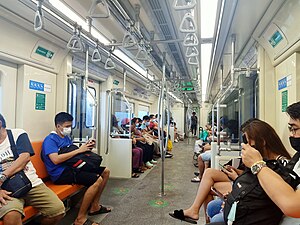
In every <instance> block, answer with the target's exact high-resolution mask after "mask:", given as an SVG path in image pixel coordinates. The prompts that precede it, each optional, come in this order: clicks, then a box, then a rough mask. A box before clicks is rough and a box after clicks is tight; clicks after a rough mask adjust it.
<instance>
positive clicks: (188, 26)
mask: <svg viewBox="0 0 300 225" xmlns="http://www.w3.org/2000/svg"><path fill="white" fill-rule="evenodd" d="M179 30H180V32H182V33H195V32H196V31H197V27H196V23H195V20H194V17H193V15H192V14H191V13H189V12H188V13H186V14H185V15H184V17H183V18H182V21H181V23H180V26H179Z"/></svg>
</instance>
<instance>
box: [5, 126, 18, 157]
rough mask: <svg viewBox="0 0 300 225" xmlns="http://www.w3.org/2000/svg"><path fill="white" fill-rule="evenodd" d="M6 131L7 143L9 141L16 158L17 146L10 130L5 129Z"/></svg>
mask: <svg viewBox="0 0 300 225" xmlns="http://www.w3.org/2000/svg"><path fill="white" fill-rule="evenodd" d="M6 132H7V135H8V139H9V143H10V148H11V150H12V152H13V154H14V158H15V159H17V158H18V157H19V154H18V152H17V147H16V143H15V140H14V137H13V135H12V132H11V130H6Z"/></svg>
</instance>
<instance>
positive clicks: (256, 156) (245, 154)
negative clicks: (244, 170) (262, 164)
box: [242, 144, 263, 168]
mask: <svg viewBox="0 0 300 225" xmlns="http://www.w3.org/2000/svg"><path fill="white" fill-rule="evenodd" d="M242 160H243V163H244V164H245V166H246V167H248V168H250V167H251V166H252V165H253V164H254V163H256V162H258V161H262V160H263V157H262V156H261V154H260V152H259V151H257V150H256V149H255V148H253V147H251V146H250V145H249V144H242Z"/></svg>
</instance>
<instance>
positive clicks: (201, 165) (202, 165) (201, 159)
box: [191, 144, 211, 183]
mask: <svg viewBox="0 0 300 225" xmlns="http://www.w3.org/2000/svg"><path fill="white" fill-rule="evenodd" d="M210 149H211V146H210V144H206V145H204V147H203V151H204V152H203V153H201V154H200V155H199V156H198V160H197V161H198V169H199V172H198V173H195V175H196V174H197V175H196V176H195V177H194V178H193V179H192V180H191V182H194V183H198V182H200V180H201V177H202V175H203V173H204V171H205V170H206V169H207V168H208V167H209V164H210V160H211V150H210Z"/></svg>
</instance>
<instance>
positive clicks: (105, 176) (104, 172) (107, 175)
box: [101, 168, 110, 178]
mask: <svg viewBox="0 0 300 225" xmlns="http://www.w3.org/2000/svg"><path fill="white" fill-rule="evenodd" d="M109 175H110V170H109V169H108V168H105V170H104V171H103V173H102V175H101V176H102V177H103V178H109Z"/></svg>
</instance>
